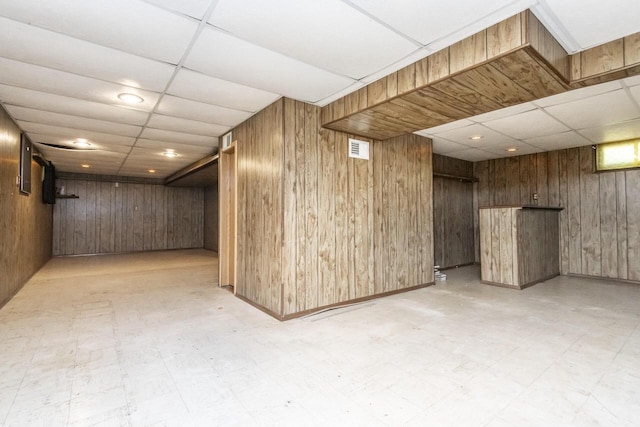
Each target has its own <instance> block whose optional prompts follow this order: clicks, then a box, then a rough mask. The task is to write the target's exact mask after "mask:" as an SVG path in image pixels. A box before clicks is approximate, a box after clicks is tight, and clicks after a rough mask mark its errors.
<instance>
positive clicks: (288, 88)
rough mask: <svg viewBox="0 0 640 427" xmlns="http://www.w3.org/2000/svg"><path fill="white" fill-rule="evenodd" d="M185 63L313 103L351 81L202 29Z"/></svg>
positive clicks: (226, 35)
mask: <svg viewBox="0 0 640 427" xmlns="http://www.w3.org/2000/svg"><path fill="white" fill-rule="evenodd" d="M185 66H186V67H188V68H191V69H193V70H196V71H200V72H203V73H205V74H207V75H210V76H213V77H217V78H221V79H224V80H228V81H231V82H235V83H239V84H243V85H246V86H250V87H254V88H257V89H261V90H264V91H267V92H272V93H277V94H282V95H285V96H288V97H290V98H294V99H298V100H301V101H307V102H316V101H318V100H320V99H323V98H326V97H327V96H329V95H331V94H333V93H335V92H338V91H340V90H342V89H344V88H346V87H348V86H350V85H351V84H353V83H354V80H352V79H349V78H346V77H343V76H339V75H336V74H333V73H330V72H328V71H324V70H321V69H319V68H316V67H314V66H311V65H308V64H305V63H303V62H300V61H298V60H295V59H292V58H289V57H286V56H284V55H281V54H279V53H276V52H273V51H270V50H268V49H264V48H262V47H259V46H256V45H253V44H251V43H249V42H246V41H243V40H240V39H238V38H235V37H233V36H231V35H229V34H224V33H222V32H220V31H217V30H214V29H212V28H205V29H204V31H203V32H202V34H201V35H200V37H199V38H198V41H197V42H196V43H195V45H194V46H193V50H192V51H191V53H190V55H189V57H188V58H187V60H186V61H185Z"/></svg>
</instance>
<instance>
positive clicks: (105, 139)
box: [17, 120, 135, 146]
mask: <svg viewBox="0 0 640 427" xmlns="http://www.w3.org/2000/svg"><path fill="white" fill-rule="evenodd" d="M17 125H18V126H20V129H22V130H23V131H25V132H33V133H38V134H42V135H56V136H60V137H66V138H69V141H74V140H76V139H78V138H85V139H87V140H88V141H89V142H91V143H93V142H96V143H99V144H117V145H129V146H131V145H133V143H134V141H135V138H131V137H128V136H119V135H109V134H105V133H100V132H91V131H87V130H78V129H72V128H66V127H60V126H51V125H43V124H39V123H31V122H22V121H19V120H18V121H17ZM34 142H37V141H34Z"/></svg>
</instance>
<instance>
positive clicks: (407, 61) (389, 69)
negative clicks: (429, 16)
mask: <svg viewBox="0 0 640 427" xmlns="http://www.w3.org/2000/svg"><path fill="white" fill-rule="evenodd" d="M433 52H434V51H432V50H429V49H426V48H418V49H416V50H414V51H413V52H411V53H410V54H408V55H406V56H404V57H403V58H402V59H400V60H398V61H395V62H392V63H389V64H388V65H387V66H385V67H384V68H381V69H379V70H378V71H375V72H373V73H371V74H367V75H366V76H364V77H363V78H361V79H360V80H359V81H360V82H362V83H371V82H375V81H376V80H379V79H381V78H383V77H386V76H388V75H389V74H393V73H394V72H396V71H398V70H399V69H401V68H404V67H406V66H408V65H411V64H413V63H415V62H417V61H419V60H421V59H423V58H426V57H427V56H429V55H431V54H432V53H433Z"/></svg>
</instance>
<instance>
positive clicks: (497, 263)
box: [479, 207, 560, 289]
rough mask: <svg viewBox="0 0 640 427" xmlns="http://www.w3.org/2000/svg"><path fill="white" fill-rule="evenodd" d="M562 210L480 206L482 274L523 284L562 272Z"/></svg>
mask: <svg viewBox="0 0 640 427" xmlns="http://www.w3.org/2000/svg"><path fill="white" fill-rule="evenodd" d="M558 214H559V212H558V211H555V210H545V209H521V208H518V207H495V208H481V209H480V215H479V218H480V239H481V249H482V250H481V261H480V262H481V275H482V276H481V277H482V280H483V281H484V282H487V283H490V284H498V285H504V286H509V287H515V288H520V289H521V288H523V287H526V286H528V285H530V284H533V283H536V282H538V281H540V280H544V279H548V278H550V277H553V276H555V275H558V274H560V266H559V255H558V250H559V242H558V239H559V235H558Z"/></svg>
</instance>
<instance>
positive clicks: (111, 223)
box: [53, 179, 204, 255]
mask: <svg viewBox="0 0 640 427" xmlns="http://www.w3.org/2000/svg"><path fill="white" fill-rule="evenodd" d="M115 185H116V183H115V182H111V181H92V180H74V179H58V180H57V181H56V186H57V187H61V186H64V187H65V191H66V194H75V195H77V196H78V197H79V198H78V199H57V200H56V204H55V208H54V210H53V218H54V221H53V254H54V255H79V254H100V253H117V252H132V251H149V250H163V249H178V248H201V247H202V246H203V219H204V190H203V189H202V188H189V187H166V186H163V185H154V184H135V183H123V182H120V183H118V186H117V187H116V186H115Z"/></svg>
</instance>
